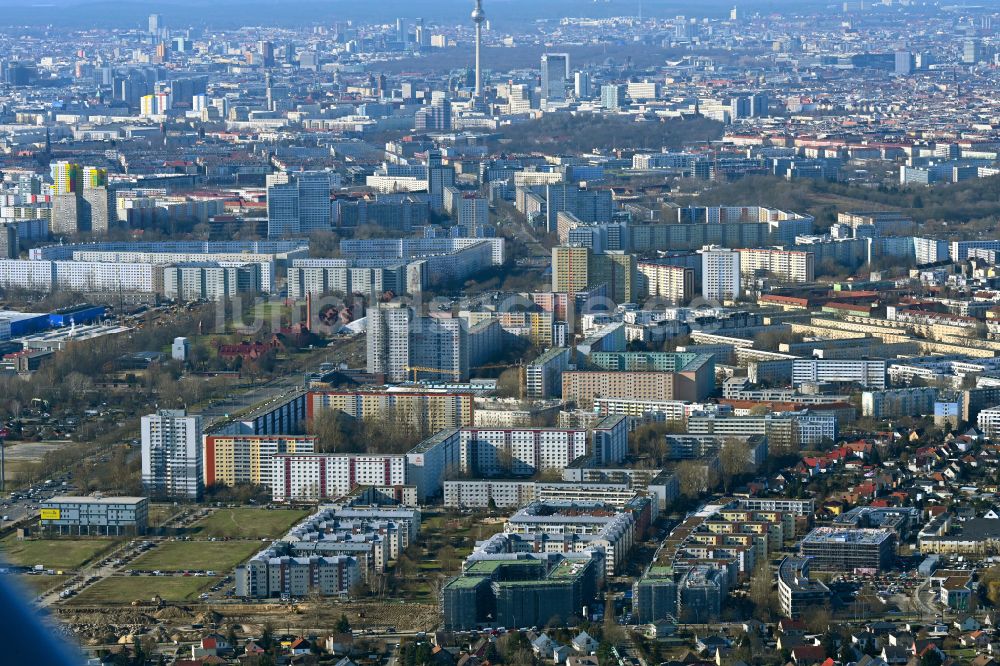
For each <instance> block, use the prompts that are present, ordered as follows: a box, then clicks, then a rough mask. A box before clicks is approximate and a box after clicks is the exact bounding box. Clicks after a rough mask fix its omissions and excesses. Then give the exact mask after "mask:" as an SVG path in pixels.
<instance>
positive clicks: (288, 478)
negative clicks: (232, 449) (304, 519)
mask: <svg viewBox="0 0 1000 666" xmlns="http://www.w3.org/2000/svg"><path fill="white" fill-rule="evenodd" d="M270 476H271V479H272V490H271V494H272V497H273V499H274V501H276V502H287V501H305V502H318V501H320V500H324V499H330V498H337V497H343V496H344V495H347V494H348V493H349V492H351V490H353V489H354V488H355V487H357V486H376V485H377V486H403V485H406V457H405V456H402V455H373V456H364V455H357V454H351V453H344V454H329V453H293V454H285V455H275V456H273V457H272V468H271V474H270Z"/></svg>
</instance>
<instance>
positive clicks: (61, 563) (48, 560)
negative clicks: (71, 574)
mask: <svg viewBox="0 0 1000 666" xmlns="http://www.w3.org/2000/svg"><path fill="white" fill-rule="evenodd" d="M116 543H118V541H117V540H116V539H28V540H25V541H18V540H17V538H16V537H14V536H13V535H11V536H9V537H7V538H6V539H4V540H3V541H0V558H3V559H4V560H6V561H7V562H9V563H10V564H16V565H20V566H25V567H33V566H35V565H36V564H41V565H42V566H44V567H45V568H46V569H78V568H80V567H81V566H83V565H84V564H86V563H87V562H89V561H90V560H92V559H94V558H95V557H97V556H98V555H100V554H102V553H104V552H106V551H108V550H110V549H111V548H112V546H114V545H115V544H116Z"/></svg>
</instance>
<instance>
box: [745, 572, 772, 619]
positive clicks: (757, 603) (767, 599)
mask: <svg viewBox="0 0 1000 666" xmlns="http://www.w3.org/2000/svg"><path fill="white" fill-rule="evenodd" d="M774 586H775V579H774V576H773V575H772V573H771V567H770V566H768V564H767V560H766V559H763V558H761V559H760V560H758V561H757V566H756V567H754V570H753V573H752V574H751V575H750V593H749V597H750V601H752V602H753V605H754V616H755V617H756V618H757V619H758V620H761V621H763V622H768V621H770V620H771V617H772V615H773V614H774V612H775V610H776V609H777V603H776V592H775V589H774Z"/></svg>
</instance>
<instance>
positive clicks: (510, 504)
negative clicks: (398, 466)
mask: <svg viewBox="0 0 1000 666" xmlns="http://www.w3.org/2000/svg"><path fill="white" fill-rule="evenodd" d="M637 494H639V491H638V490H637V489H636V488H633V487H632V485H631V484H630V483H571V482H544V481H518V480H514V479H483V480H478V481H445V482H444V505H445V506H446V507H449V508H456V509H466V508H476V509H485V508H488V507H489V506H490V503H491V502H492V505H493V506H495V507H497V508H500V509H511V508H518V507H522V506H525V505H527V504H530V503H531V502H535V501H541V502H582V501H591V502H598V501H599V502H604V503H606V504H610V505H612V506H614V507H616V508H618V509H621V508H622V507H624V506H625V505H626V504H627V503H628V502H629V501H631V500H632V498H634V497H635V496H636V495H637Z"/></svg>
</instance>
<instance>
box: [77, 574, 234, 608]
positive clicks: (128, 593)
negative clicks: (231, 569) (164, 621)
mask: <svg viewBox="0 0 1000 666" xmlns="http://www.w3.org/2000/svg"><path fill="white" fill-rule="evenodd" d="M217 581H218V578H209V577H194V576H114V577H111V578H105V579H104V580H99V581H97V582H96V583H94V584H93V585H91V586H90V587H88V588H87V589H85V590H84V591H83V592H81V593H80V594H78V595H76V596H75V597H71V598H70V600H69V602H68V603H69V604H72V605H90V604H98V605H100V604H127V603H131V602H133V601H135V600H137V599H139V600H141V601H144V602H148V601H149V600H151V599H152V598H153V597H154V596H155V595H159V596H160V597H161V598H162V599H163V600H164V601H189V600H191V599H196V598H197V597H198V594H199V593H200V592H201V591H202V590H206V589H208V588H209V587H211V586H212V585H213V584H215V583H216V582H217Z"/></svg>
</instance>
